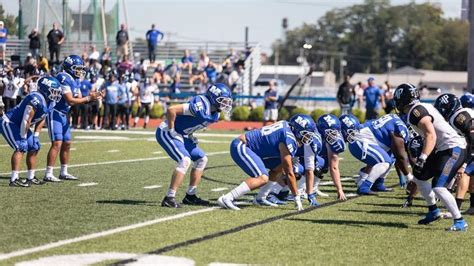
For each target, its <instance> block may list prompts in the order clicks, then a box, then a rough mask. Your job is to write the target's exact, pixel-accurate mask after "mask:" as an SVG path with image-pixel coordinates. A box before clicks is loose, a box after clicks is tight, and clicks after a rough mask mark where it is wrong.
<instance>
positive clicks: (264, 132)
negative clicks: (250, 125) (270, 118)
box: [260, 121, 283, 136]
mask: <svg viewBox="0 0 474 266" xmlns="http://www.w3.org/2000/svg"><path fill="white" fill-rule="evenodd" d="M282 128H283V121H280V122H276V123H275V124H272V125H269V126H265V127H262V129H261V130H260V132H261V133H262V136H268V135H270V134H272V133H273V132H275V131H277V130H279V129H282Z"/></svg>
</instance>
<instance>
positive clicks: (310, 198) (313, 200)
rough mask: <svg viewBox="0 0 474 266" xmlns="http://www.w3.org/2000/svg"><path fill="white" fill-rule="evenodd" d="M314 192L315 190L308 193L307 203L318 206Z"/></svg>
mask: <svg viewBox="0 0 474 266" xmlns="http://www.w3.org/2000/svg"><path fill="white" fill-rule="evenodd" d="M316 194H317V192H314V193H311V194H308V201H309V205H311V206H319V203H318V202H317V201H316Z"/></svg>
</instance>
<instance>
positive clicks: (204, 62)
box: [197, 52, 209, 70]
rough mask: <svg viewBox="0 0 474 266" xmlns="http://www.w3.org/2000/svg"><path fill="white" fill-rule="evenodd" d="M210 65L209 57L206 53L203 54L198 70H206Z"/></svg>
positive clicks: (200, 56) (200, 57)
mask: <svg viewBox="0 0 474 266" xmlns="http://www.w3.org/2000/svg"><path fill="white" fill-rule="evenodd" d="M208 64H209V56H207V54H206V53H205V52H202V53H201V54H200V55H199V62H198V66H197V68H198V69H199V70H204V68H205V67H206V66H207V65H208Z"/></svg>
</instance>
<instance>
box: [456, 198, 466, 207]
mask: <svg viewBox="0 0 474 266" xmlns="http://www.w3.org/2000/svg"><path fill="white" fill-rule="evenodd" d="M463 201H464V199H460V198H456V205H458V209H461V205H462V203H463Z"/></svg>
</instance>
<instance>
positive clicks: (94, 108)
mask: <svg viewBox="0 0 474 266" xmlns="http://www.w3.org/2000/svg"><path fill="white" fill-rule="evenodd" d="M88 105H89V108H90V109H89V111H90V113H91V114H92V115H97V114H98V113H99V102H97V101H96V102H90V103H88Z"/></svg>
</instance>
